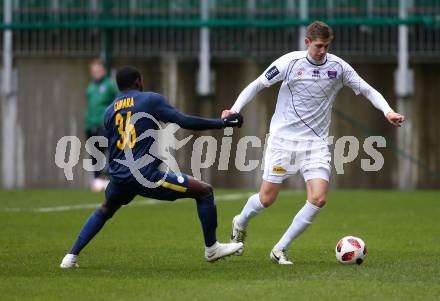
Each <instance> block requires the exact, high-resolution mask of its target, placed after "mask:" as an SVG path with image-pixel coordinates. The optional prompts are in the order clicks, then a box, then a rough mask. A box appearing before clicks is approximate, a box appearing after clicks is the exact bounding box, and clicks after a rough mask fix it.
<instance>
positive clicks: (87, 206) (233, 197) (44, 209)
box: [0, 192, 253, 213]
mask: <svg viewBox="0 0 440 301" xmlns="http://www.w3.org/2000/svg"><path fill="white" fill-rule="evenodd" d="M252 194H253V193H249V192H248V193H232V194H224V195H219V196H217V197H215V200H216V201H233V200H238V199H245V198H248V197H249V196H250V195H252ZM164 202H167V201H159V200H153V199H145V200H139V201H134V202H132V203H130V205H129V206H130V207H137V206H149V205H157V204H161V203H164ZM179 202H181V201H179ZM100 205H101V203H95V204H82V205H65V206H56V207H40V208H3V209H0V212H36V213H46V212H62V211H73V210H82V209H91V208H98V207H99V206H100Z"/></svg>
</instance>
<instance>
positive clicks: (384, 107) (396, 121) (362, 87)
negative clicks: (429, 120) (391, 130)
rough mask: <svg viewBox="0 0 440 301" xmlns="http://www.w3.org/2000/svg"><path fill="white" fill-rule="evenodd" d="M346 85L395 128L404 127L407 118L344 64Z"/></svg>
mask: <svg viewBox="0 0 440 301" xmlns="http://www.w3.org/2000/svg"><path fill="white" fill-rule="evenodd" d="M343 81H344V85H345V86H348V87H350V88H351V89H352V90H353V91H354V93H356V95H359V94H362V95H363V96H365V97H366V98H367V99H368V100H369V101H370V102H371V103H372V104H373V106H374V107H375V108H377V109H378V110H381V111H382V112H383V114H384V116H385V118H386V119H387V120H388V121H389V122H390V123H391V124H392V125H393V126H395V127H400V126H402V123H403V122H404V121H405V117H404V116H403V115H401V114H399V113H396V112H394V110H393V109H391V107H390V106H389V104H388V102H387V101H386V100H385V98H384V97H383V96H382V94H381V93H379V92H378V91H377V90H376V89H374V88H373V87H372V86H370V85H369V84H368V83H367V82H366V81H365V80H364V79H363V78H362V77H360V76H359V75H358V74H357V72H356V71H355V70H354V69H353V68H352V67H351V66H350V65H349V64H347V63H345V64H344V72H343Z"/></svg>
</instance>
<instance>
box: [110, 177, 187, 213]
mask: <svg viewBox="0 0 440 301" xmlns="http://www.w3.org/2000/svg"><path fill="white" fill-rule="evenodd" d="M165 174H166V178H165V180H164V181H163V182H161V184H160V186H158V187H156V188H148V187H145V186H143V185H142V184H140V183H139V182H138V181H136V179H135V178H132V179H131V180H130V181H128V182H125V183H118V182H115V181H110V183H109V184H108V186H107V189H106V190H105V198H106V200H107V202H108V203H110V204H115V205H127V204H128V203H130V202H131V201H132V200H133V199H134V197H135V196H136V195H141V196H143V197H146V198H152V199H157V200H165V201H174V200H177V199H181V198H185V197H187V196H188V194H187V193H186V192H187V190H188V176H187V175H186V174H175V173H172V172H168V173H164V172H162V171H157V172H156V173H155V174H154V177H152V179H161V178H162V177H163V176H164V175H165Z"/></svg>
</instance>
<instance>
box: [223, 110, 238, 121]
mask: <svg viewBox="0 0 440 301" xmlns="http://www.w3.org/2000/svg"><path fill="white" fill-rule="evenodd" d="M232 114H237V112H235V111H231V110H223V112H222V119H223V118H225V117H228V116H229V115H232Z"/></svg>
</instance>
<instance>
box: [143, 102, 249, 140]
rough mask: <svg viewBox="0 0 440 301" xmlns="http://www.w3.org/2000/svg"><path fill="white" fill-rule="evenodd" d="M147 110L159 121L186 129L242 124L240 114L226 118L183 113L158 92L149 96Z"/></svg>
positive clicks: (216, 127) (217, 127) (220, 127)
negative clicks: (149, 100) (149, 101)
mask: <svg viewBox="0 0 440 301" xmlns="http://www.w3.org/2000/svg"><path fill="white" fill-rule="evenodd" d="M149 110H150V112H151V113H152V115H153V116H154V117H156V118H157V119H158V120H159V121H162V122H166V123H175V124H177V125H179V126H180V127H182V128H184V129H188V130H198V131H202V130H209V129H222V128H225V127H241V125H242V124H243V117H242V116H241V115H240V114H234V115H231V116H228V117H227V118H203V117H198V116H192V115H186V114H183V113H181V112H179V111H178V110H177V109H176V108H174V107H173V106H171V105H170V104H169V103H168V101H167V100H166V99H165V98H164V97H163V96H162V95H160V94H154V97H152V98H151V103H150V107H149Z"/></svg>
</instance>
